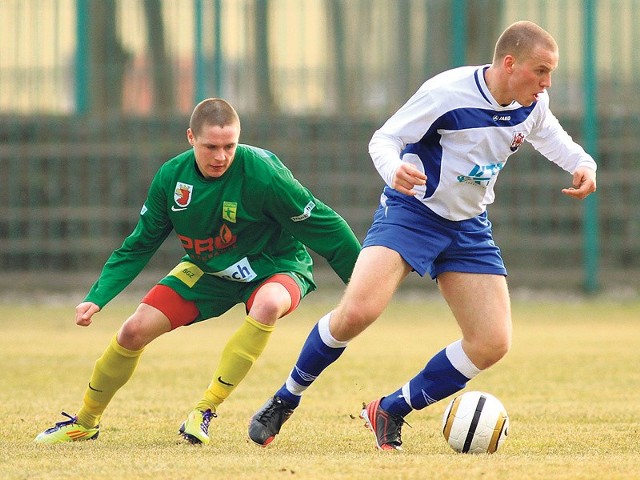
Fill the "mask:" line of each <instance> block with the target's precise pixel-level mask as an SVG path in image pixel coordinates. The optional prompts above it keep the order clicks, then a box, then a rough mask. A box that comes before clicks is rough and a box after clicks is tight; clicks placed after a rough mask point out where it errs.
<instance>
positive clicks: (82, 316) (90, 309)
mask: <svg viewBox="0 0 640 480" xmlns="http://www.w3.org/2000/svg"><path fill="white" fill-rule="evenodd" d="M99 311H100V307H99V306H98V305H96V304H95V303H93V302H82V303H80V304H79V305H78V306H77V307H76V325H80V326H81V327H88V326H89V325H91V317H93V314H94V313H97V312H99Z"/></svg>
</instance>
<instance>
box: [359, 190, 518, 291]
mask: <svg viewBox="0 0 640 480" xmlns="http://www.w3.org/2000/svg"><path fill="white" fill-rule="evenodd" d="M407 200H408V201H404V200H398V199H396V198H393V197H389V198H387V199H386V202H385V204H384V205H383V204H381V205H380V206H379V207H378V209H377V210H376V213H375V215H374V217H373V224H372V225H371V228H369V231H368V232H367V236H366V238H365V239H364V242H363V244H362V246H363V248H364V247H371V246H374V245H378V246H384V247H388V248H390V249H392V250H395V251H396V252H398V253H399V254H400V255H401V256H402V258H403V259H404V260H405V261H406V262H407V263H408V264H409V265H410V266H411V267H412V268H413V269H414V270H415V271H416V272H418V274H420V276H424V274H425V273H427V272H428V273H429V275H430V276H431V278H433V279H435V278H437V277H438V275H439V274H441V273H442V272H466V273H487V274H494V275H507V269H506V268H505V266H504V262H503V261H502V255H500V249H499V248H498V247H497V246H496V244H495V243H494V241H493V236H492V233H491V222H490V221H489V219H488V218H487V212H484V213H482V214H481V215H478V216H477V217H474V218H470V219H469V220H461V221H453V220H447V219H446V218H442V217H441V216H439V215H436V214H435V213H434V212H433V211H432V210H431V209H429V208H428V207H427V206H425V205H424V204H422V203H421V202H419V201H418V200H415V199H413V198H408V199H407Z"/></svg>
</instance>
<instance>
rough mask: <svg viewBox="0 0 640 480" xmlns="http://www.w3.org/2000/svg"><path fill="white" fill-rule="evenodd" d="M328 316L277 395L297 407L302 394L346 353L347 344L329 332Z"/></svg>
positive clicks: (305, 344) (313, 330)
mask: <svg viewBox="0 0 640 480" xmlns="http://www.w3.org/2000/svg"><path fill="white" fill-rule="evenodd" d="M330 316H331V314H330V313H329V314H327V315H325V316H324V317H322V318H321V319H320V321H318V323H317V324H316V325H315V326H314V327H313V329H312V330H311V333H309V336H308V337H307V340H306V341H305V343H304V345H303V346H302V350H301V351H300V356H299V357H298V361H297V362H296V364H295V366H294V367H293V370H291V373H290V374H289V377H288V378H287V381H286V382H285V384H284V385H282V387H280V390H278V391H277V392H276V395H277V396H279V397H280V398H282V399H283V400H284V401H286V402H287V403H290V404H292V405H293V406H294V408H295V407H297V406H298V405H299V404H300V399H301V396H302V392H304V391H305V390H306V389H307V388H308V387H309V386H310V385H311V384H312V383H313V381H314V380H315V379H316V378H317V377H318V376H319V375H320V374H321V373H322V372H323V371H324V369H325V368H327V367H328V366H329V365H331V364H332V363H333V362H335V361H336V360H337V359H338V357H340V355H342V352H344V350H345V348H346V345H347V342H340V341H338V340H336V339H335V338H333V337H332V336H331V333H330V332H329V318H330Z"/></svg>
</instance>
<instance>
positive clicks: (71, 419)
mask: <svg viewBox="0 0 640 480" xmlns="http://www.w3.org/2000/svg"><path fill="white" fill-rule="evenodd" d="M62 415H64V416H65V417H67V418H68V419H69V420H63V421H61V422H58V423H56V424H55V425H54V426H53V427H51V428H48V429H47V431H46V433H51V432H55V431H56V430H58V429H59V428H60V427H66V426H67V425H72V424H74V423H76V422H77V421H78V417H74V416H72V415H69V414H68V413H67V412H62Z"/></svg>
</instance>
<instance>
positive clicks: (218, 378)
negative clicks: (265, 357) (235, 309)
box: [196, 315, 275, 412]
mask: <svg viewBox="0 0 640 480" xmlns="http://www.w3.org/2000/svg"><path fill="white" fill-rule="evenodd" d="M274 328H275V325H263V324H262V323H259V322H257V321H255V320H254V319H253V318H251V317H250V316H248V315H247V317H246V318H245V321H244V323H243V324H242V325H241V326H240V328H239V329H238V330H237V331H236V333H234V334H233V335H232V336H231V338H230V339H229V341H228V342H227V345H226V346H225V347H224V350H223V351H222V358H220V363H219V364H218V368H217V369H216V371H215V372H214V374H213V379H212V380H211V384H210V385H209V387H208V388H207V390H206V392H204V397H203V398H202V400H201V401H200V403H198V405H197V406H196V408H197V409H199V410H203V411H204V410H207V409H208V408H210V409H211V410H212V411H214V412H215V410H216V407H217V406H218V405H220V404H221V403H222V402H224V400H225V399H226V398H227V397H228V396H229V395H231V392H233V390H234V389H235V388H236V387H237V386H238V384H239V383H240V382H241V381H242V379H243V378H244V377H245V375H246V374H247V372H248V371H249V369H250V368H251V366H252V365H253V363H254V362H255V361H256V359H257V358H258V357H259V356H260V354H261V353H262V351H263V350H264V347H266V346H267V342H268V341H269V336H270V335H271V332H273V330H274Z"/></svg>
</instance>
